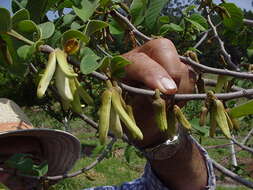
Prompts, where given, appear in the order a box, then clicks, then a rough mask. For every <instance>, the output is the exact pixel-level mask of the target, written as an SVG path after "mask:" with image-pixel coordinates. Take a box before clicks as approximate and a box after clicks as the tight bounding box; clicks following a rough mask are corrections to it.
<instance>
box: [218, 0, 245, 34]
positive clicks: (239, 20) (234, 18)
mask: <svg viewBox="0 0 253 190" xmlns="http://www.w3.org/2000/svg"><path fill="white" fill-rule="evenodd" d="M221 6H222V7H225V8H226V9H227V11H228V12H229V14H230V16H231V18H228V17H226V18H224V19H223V24H224V26H225V27H226V28H227V29H229V30H237V29H239V28H240V27H241V26H242V25H243V11H242V10H241V9H240V8H239V7H237V6H236V5H235V4H234V3H222V4H221Z"/></svg>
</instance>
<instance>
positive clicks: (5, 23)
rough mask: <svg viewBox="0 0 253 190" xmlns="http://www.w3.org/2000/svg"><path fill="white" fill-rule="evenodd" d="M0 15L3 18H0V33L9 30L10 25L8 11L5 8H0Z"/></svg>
mask: <svg viewBox="0 0 253 190" xmlns="http://www.w3.org/2000/svg"><path fill="white" fill-rule="evenodd" d="M0 15H1V17H2V18H4V19H0V33H1V32H8V31H10V29H11V26H12V22H11V15H10V12H9V11H8V10H7V9H5V8H0Z"/></svg>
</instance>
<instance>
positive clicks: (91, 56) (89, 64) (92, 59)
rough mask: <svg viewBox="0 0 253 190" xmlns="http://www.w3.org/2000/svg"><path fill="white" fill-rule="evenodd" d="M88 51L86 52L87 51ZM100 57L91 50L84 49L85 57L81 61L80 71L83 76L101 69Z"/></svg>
mask: <svg viewBox="0 0 253 190" xmlns="http://www.w3.org/2000/svg"><path fill="white" fill-rule="evenodd" d="M85 50H86V51H85ZM99 59H100V57H98V56H97V55H96V54H95V53H94V52H93V51H92V50H91V49H89V48H85V49H84V56H83V58H82V60H81V64H80V70H81V72H82V73H83V74H85V75H87V74H90V73H92V72H93V71H95V70H96V69H97V68H99V67H100V65H101V63H98V60H99Z"/></svg>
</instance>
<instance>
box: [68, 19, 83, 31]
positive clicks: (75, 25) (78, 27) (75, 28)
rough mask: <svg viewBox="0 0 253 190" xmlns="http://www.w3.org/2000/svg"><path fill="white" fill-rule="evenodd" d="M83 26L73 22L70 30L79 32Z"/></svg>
mask: <svg viewBox="0 0 253 190" xmlns="http://www.w3.org/2000/svg"><path fill="white" fill-rule="evenodd" d="M82 27H83V26H81V25H80V24H79V23H78V22H75V21H74V22H72V24H71V25H70V28H71V29H74V30H79V29H80V28H82Z"/></svg>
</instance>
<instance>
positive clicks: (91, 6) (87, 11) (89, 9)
mask: <svg viewBox="0 0 253 190" xmlns="http://www.w3.org/2000/svg"><path fill="white" fill-rule="evenodd" d="M98 6H99V0H93V1H90V0H83V1H82V8H80V9H79V8H77V7H75V6H73V10H74V12H75V13H76V15H77V16H79V17H80V18H81V19H82V21H83V22H86V21H87V20H88V19H89V18H90V17H91V16H92V15H93V13H94V12H95V10H96V9H97V7H98Z"/></svg>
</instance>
